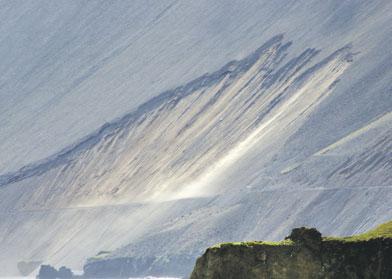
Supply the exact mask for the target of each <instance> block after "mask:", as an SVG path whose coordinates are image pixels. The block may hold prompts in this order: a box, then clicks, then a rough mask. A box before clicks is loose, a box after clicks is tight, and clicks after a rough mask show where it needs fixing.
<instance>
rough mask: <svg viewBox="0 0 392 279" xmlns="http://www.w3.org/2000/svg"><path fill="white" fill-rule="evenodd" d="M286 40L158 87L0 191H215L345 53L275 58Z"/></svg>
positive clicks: (68, 198) (343, 62)
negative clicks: (216, 181) (178, 83)
mask: <svg viewBox="0 0 392 279" xmlns="http://www.w3.org/2000/svg"><path fill="white" fill-rule="evenodd" d="M289 45H290V44H284V43H283V42H282V37H281V36H278V37H274V38H273V39H271V40H270V41H269V42H267V43H266V44H265V45H264V46H262V47H261V48H260V49H258V50H257V51H256V52H255V53H254V54H252V55H250V56H249V57H248V58H246V59H244V60H241V61H234V62H231V63H229V64H228V65H227V66H225V67H224V68H223V69H222V70H220V71H218V72H216V73H213V74H208V75H205V76H203V77H201V78H199V79H197V80H195V81H193V82H191V83H189V84H187V85H185V86H183V87H179V88H177V89H174V90H172V91H169V92H165V93H163V94H162V95H159V96H158V97H156V98H154V99H152V100H151V101H149V102H147V103H145V104H144V105H142V106H141V107H139V108H138V109H137V110H136V111H135V112H134V113H131V114H129V115H127V116H125V117H123V118H122V119H119V120H118V121H116V122H114V123H109V124H107V125H105V126H104V127H102V128H101V129H100V130H99V131H98V132H97V133H95V134H93V135H92V136H90V137H89V138H86V139H85V140H84V141H82V142H81V143H79V144H77V145H75V146H72V147H70V148H69V149H67V150H65V151H63V152H62V153H60V154H57V155H56V156H54V157H52V158H48V159H47V160H46V161H44V162H42V163H38V164H36V165H31V166H27V167H26V168H23V169H21V170H20V171H19V172H16V173H14V174H9V175H6V176H2V177H1V181H2V184H3V188H4V191H3V193H2V194H3V195H7V193H8V192H9V196H8V197H7V198H6V199H4V200H7V201H10V202H11V203H10V204H11V207H12V208H13V209H22V210H33V209H41V208H58V207H60V208H61V207H69V206H91V205H100V204H107V203H121V202H140V201H144V202H145V201H163V200H167V199H169V200H170V199H176V198H182V197H188V196H189V197H198V196H204V195H208V194H211V193H213V191H212V192H211V193H210V191H211V190H213V189H212V185H214V183H213V181H212V180H213V179H215V178H218V177H219V176H225V174H224V173H225V170H226V168H229V167H230V166H231V165H233V164H235V163H236V161H237V160H238V159H240V158H241V157H242V156H244V155H246V154H247V153H248V152H249V151H250V150H252V149H253V148H254V147H255V146H259V147H262V148H266V149H268V148H279V143H281V144H282V143H284V141H285V139H287V137H288V136H289V135H290V134H292V133H293V132H294V131H295V129H296V128H297V127H298V126H299V125H300V124H301V123H302V121H303V120H304V119H305V118H306V116H307V115H308V114H309V113H310V112H311V111H312V110H313V109H314V108H316V107H317V105H318V103H319V102H320V101H321V100H322V99H323V98H325V97H326V95H327V94H328V93H330V92H331V90H332V89H333V86H334V84H335V83H336V81H337V80H338V78H339V76H340V75H341V74H342V73H343V72H344V70H345V69H346V68H347V67H348V65H349V63H350V62H351V60H352V54H351V53H350V48H348V47H344V48H342V49H339V50H337V51H336V52H335V53H333V54H331V55H330V56H328V57H327V58H325V59H324V60H322V61H318V63H315V62H317V61H312V59H314V57H315V56H316V55H317V53H318V51H316V50H313V49H308V50H305V51H304V52H303V53H302V54H300V55H299V56H298V57H295V58H293V59H292V60H290V61H288V62H287V63H282V58H284V57H285V56H286V55H287V49H288V48H289ZM188 184H189V185H188ZM204 184H205V185H204ZM207 184H210V186H209V187H207V186H208V185H207ZM4 186H5V187H4ZM15 192H18V193H20V194H19V195H15V194H14V193H15ZM6 205H7V202H3V203H2V207H3V208H4V207H5V206H6Z"/></svg>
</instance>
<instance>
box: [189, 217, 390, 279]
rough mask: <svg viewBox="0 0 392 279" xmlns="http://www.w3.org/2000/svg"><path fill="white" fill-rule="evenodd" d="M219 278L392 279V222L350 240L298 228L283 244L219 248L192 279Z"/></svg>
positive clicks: (202, 259) (202, 262)
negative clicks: (324, 235)
mask: <svg viewBox="0 0 392 279" xmlns="http://www.w3.org/2000/svg"><path fill="white" fill-rule="evenodd" d="M220 278H222V279H223V278H225V279H230V278H233V279H234V278H235V279H238V278H244V279H245V278H249V279H250V278H258V279H260V278H281V279H284V278H293V279H294V278H392V222H390V223H387V224H384V225H382V226H380V227H379V228H377V229H376V230H373V231H370V232H368V233H365V234H363V235H358V236H353V237H347V238H331V237H330V238H322V237H321V234H320V233H319V232H318V231H317V230H316V229H307V228H298V229H294V230H293V231H292V233H291V235H290V236H288V237H287V238H286V239H285V240H284V241H282V242H276V243H270V242H241V243H226V244H220V245H217V246H214V247H211V248H209V249H207V251H206V252H205V253H204V255H203V256H202V257H200V258H199V259H198V260H197V263H196V266H195V268H194V270H193V272H192V275H191V279H220Z"/></svg>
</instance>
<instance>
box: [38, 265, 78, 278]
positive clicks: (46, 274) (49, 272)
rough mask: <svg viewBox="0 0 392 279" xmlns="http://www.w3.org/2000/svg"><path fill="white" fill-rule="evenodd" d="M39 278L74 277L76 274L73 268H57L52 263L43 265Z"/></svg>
mask: <svg viewBox="0 0 392 279" xmlns="http://www.w3.org/2000/svg"><path fill="white" fill-rule="evenodd" d="M37 278H38V279H71V278H74V275H73V273H72V271H71V269H69V268H67V267H65V266H62V267H60V268H59V270H57V269H55V268H54V267H52V266H50V265H41V267H40V270H39V273H38V276H37Z"/></svg>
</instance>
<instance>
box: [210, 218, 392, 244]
mask: <svg viewBox="0 0 392 279" xmlns="http://www.w3.org/2000/svg"><path fill="white" fill-rule="evenodd" d="M375 238H392V221H389V222H387V223H384V224H382V225H380V226H378V227H376V228H375V229H373V230H370V231H368V232H366V233H363V234H358V235H353V236H347V237H334V236H328V237H323V241H347V242H355V241H367V240H370V239H375ZM293 244H294V242H293V241H291V240H289V239H286V240H282V241H276V242H273V241H244V242H225V243H219V244H216V245H214V246H212V247H211V249H216V248H222V247H225V246H246V247H251V246H257V245H269V246H287V245H293Z"/></svg>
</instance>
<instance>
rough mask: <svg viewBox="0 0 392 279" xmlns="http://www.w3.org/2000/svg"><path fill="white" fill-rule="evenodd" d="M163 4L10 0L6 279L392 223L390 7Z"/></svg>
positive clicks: (165, 261)
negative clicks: (45, 269) (39, 270)
mask: <svg viewBox="0 0 392 279" xmlns="http://www.w3.org/2000/svg"><path fill="white" fill-rule="evenodd" d="M155 2H156V1H153V2H151V3H149V5H146V4H145V3H146V1H144V0H143V1H129V2H127V1H123V2H118V3H116V4H109V2H108V3H107V4H105V5H104V4H102V3H100V2H88V3H81V2H77V1H75V2H73V1H64V2H62V3H60V2H56V3H55V2H53V1H30V2H29V1H22V2H17V1H15V2H14V1H4V2H0V3H2V6H1V8H0V13H1V18H2V19H4V21H3V22H2V23H4V24H2V25H1V26H0V40H1V42H2V44H0V55H1V58H2V63H1V64H0V73H1V74H0V94H1V98H0V116H1V119H2V120H1V125H0V155H1V156H0V158H1V159H0V277H1V276H3V275H19V273H18V270H17V263H18V262H19V261H38V262H39V261H45V262H47V263H51V264H55V265H68V266H70V267H72V268H75V269H81V268H82V265H83V262H84V260H85V259H86V258H88V257H91V256H93V255H95V254H96V253H97V252H99V251H101V250H109V251H113V252H112V253H109V254H108V255H107V256H108V258H111V259H112V258H118V257H136V258H141V259H143V258H150V259H151V258H152V259H153V263H152V264H151V266H149V267H148V268H149V271H157V272H158V271H159V272H158V273H162V274H166V275H167V274H173V275H180V274H185V273H187V272H189V271H190V270H191V268H192V267H193V264H194V260H195V258H196V257H198V256H199V255H200V254H201V253H202V251H203V250H204V249H205V248H206V247H208V246H210V245H213V244H214V243H218V242H226V241H243V240H253V239H266V240H277V239H281V238H282V237H284V236H285V235H287V233H288V232H289V231H288V230H289V229H290V228H292V227H294V226H301V225H307V226H315V227H317V228H319V229H320V230H321V231H322V232H323V233H324V234H329V235H349V234H354V233H360V232H364V231H366V230H367V229H369V228H371V227H373V226H374V225H376V224H378V223H381V222H384V221H386V220H390V219H391V218H392V216H391V215H392V207H391V202H390V201H391V200H392V189H391V185H392V176H391V173H392V169H391V160H392V159H391V158H392V155H391V150H392V136H391V135H392V126H391V123H392V122H391V121H392V119H391V107H392V95H391V89H392V87H391V82H390V81H391V76H392V65H391V61H392V56H391V51H390V46H391V45H392V33H391V32H392V31H391V30H390V28H388V27H389V26H391V25H392V18H391V16H390V15H391V12H392V4H391V2H390V1H381V0H379V1H367V0H360V1H309V0H303V1H294V0H279V1H250V0H249V1H227V0H222V1H213V2H211V1H207V0H206V1H197V2H195V1H159V3H158V2H157V3H155ZM43 7H44V8H43ZM278 34H283V35H278ZM233 59H236V60H233ZM229 61H232V62H229ZM228 62H229V63H228ZM223 65H225V66H223ZM162 92H163V93H162ZM104 123H106V124H104ZM80 138H82V139H80ZM105 255H106V254H105ZM169 263H170V264H169ZM114 268H118V267H114ZM150 273H151V272H150Z"/></svg>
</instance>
